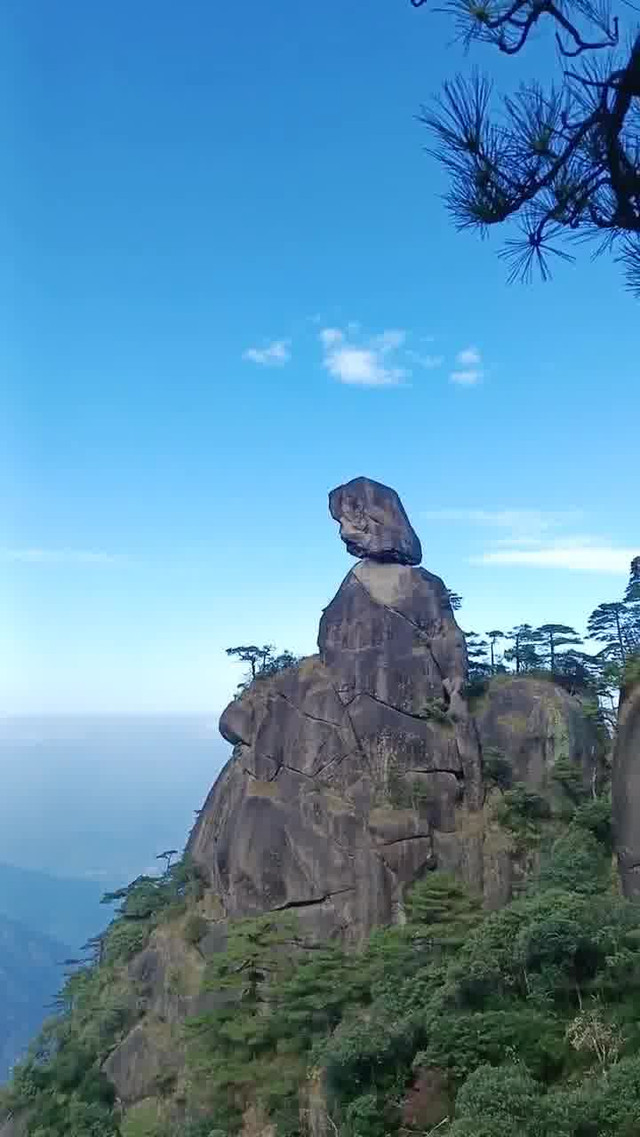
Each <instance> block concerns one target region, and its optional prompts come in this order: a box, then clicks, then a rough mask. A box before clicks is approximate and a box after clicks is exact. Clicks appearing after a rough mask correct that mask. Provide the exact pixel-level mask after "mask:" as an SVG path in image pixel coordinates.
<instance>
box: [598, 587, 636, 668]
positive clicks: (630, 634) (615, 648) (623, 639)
mask: <svg viewBox="0 0 640 1137" xmlns="http://www.w3.org/2000/svg"><path fill="white" fill-rule="evenodd" d="M630 609H631V606H630V605H628V604H626V603H625V601H624V600H615V601H612V602H610V603H605V604H598V607H597V608H595V609H594V611H593V612H592V613H591V615H590V616H589V620H588V622H587V635H588V636H589V638H590V639H592V640H597V642H598V643H602V644H604V645H605V647H604V652H603V654H604V655H605V656H608V657H609V658H614V659H616V660H617V661H618V663H624V662H625V660H626V658H627V656H628V655H629V653H630V652H633V651H634V650H635V649H636V647H637V645H638V644H639V643H640V639H639V638H638V626H637V623H636V621H635V620H634V616H633V612H632V611H631V610H630Z"/></svg>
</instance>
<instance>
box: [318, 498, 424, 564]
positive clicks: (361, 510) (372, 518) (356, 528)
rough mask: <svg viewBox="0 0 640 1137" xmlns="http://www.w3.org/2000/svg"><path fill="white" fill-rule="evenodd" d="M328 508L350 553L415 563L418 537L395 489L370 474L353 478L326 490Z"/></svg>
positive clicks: (418, 556)
mask: <svg viewBox="0 0 640 1137" xmlns="http://www.w3.org/2000/svg"><path fill="white" fill-rule="evenodd" d="M329 512H330V513H331V516H332V517H333V518H334V520H335V521H338V522H339V523H340V536H341V537H342V540H343V541H344V542H345V544H346V546H347V549H348V551H349V552H350V553H351V554H352V555H353V556H354V557H369V558H371V559H372V560H376V561H391V562H395V563H397V564H402V565H419V564H420V561H421V560H422V549H421V547H420V541H419V540H418V537H417V536H416V534H415V532H414V530H413V529H412V527H411V525H410V523H409V518H408V517H407V515H406V513H405V511H404V507H403V505H402V502H401V501H400V498H399V497H398V495H397V493H396V491H395V490H392V489H390V487H389V486H383V485H382V484H381V483H380V482H374V481H372V480H371V478H353V480H352V481H350V482H347V483H346V485H344V486H338V487H337V489H335V490H332V491H331V493H330V494H329Z"/></svg>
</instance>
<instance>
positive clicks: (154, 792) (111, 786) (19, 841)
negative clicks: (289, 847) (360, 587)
mask: <svg viewBox="0 0 640 1137" xmlns="http://www.w3.org/2000/svg"><path fill="white" fill-rule="evenodd" d="M228 752H229V747H228V746H227V745H226V744H225V743H224V742H223V740H222V739H221V738H220V736H219V734H218V731H217V722H216V720H215V719H213V718H211V717H206V716H166V717H161V716H139V717H137V716H122V717H121V716H113V717H94V716H87V717H84V716H77V717H76V716H68V717H67V716H59V717H48V716H46V717H45V716H38V717H35V716H34V717H31V716H29V717H15V718H14V717H9V718H4V719H1V720H0V777H1V779H2V781H1V784H2V794H1V795H0V861H5V862H8V863H10V864H13V865H17V866H19V867H21V868H27V869H36V870H40V871H46V872H49V873H51V874H54V875H57V876H69V877H82V878H89V879H95V880H104V881H105V882H109V883H111V882H113V881H121V880H129V879H131V878H132V877H133V876H135V875H137V874H138V873H140V872H143V871H144V870H145V869H147V868H150V867H151V866H152V865H154V864H155V863H156V860H155V858H156V856H157V855H158V853H161V852H162V851H163V850H164V849H167V848H175V849H179V850H181V849H182V848H183V846H184V843H185V841H186V839H187V836H188V833H189V830H190V828H191V826H192V825H193V822H194V820H195V810H197V809H198V808H199V807H200V806H201V805H202V802H203V800H204V797H205V795H206V794H207V792H208V790H209V788H210V786H211V784H212V783H213V781H214V779H215V777H216V775H217V773H218V771H219V770H220V768H221V766H222V765H223V763H224V762H225V761H226V757H227V756H228Z"/></svg>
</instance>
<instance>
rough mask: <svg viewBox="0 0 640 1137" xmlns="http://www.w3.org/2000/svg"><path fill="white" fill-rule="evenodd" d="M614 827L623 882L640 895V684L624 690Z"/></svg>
mask: <svg viewBox="0 0 640 1137" xmlns="http://www.w3.org/2000/svg"><path fill="white" fill-rule="evenodd" d="M612 790H613V826H614V833H615V841H616V851H617V854H618V867H619V870H620V881H621V884H622V891H623V893H624V895H625V896H626V897H627V898H628V899H630V900H637V899H638V897H640V683H636V684H635V686H634V687H633V688H632V689H631V690H628V691H625V692H624V693H623V698H622V702H621V705H620V713H619V718H618V737H617V740H616V749H615V754H614V759H613V775H612Z"/></svg>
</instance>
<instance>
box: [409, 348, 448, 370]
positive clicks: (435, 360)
mask: <svg viewBox="0 0 640 1137" xmlns="http://www.w3.org/2000/svg"><path fill="white" fill-rule="evenodd" d="M407 356H408V358H409V359H410V360H411V361H412V363H417V364H418V367H424V369H425V371H434V370H435V369H436V368H437V367H442V364H443V363H444V356H443V355H422V354H421V353H420V352H419V351H407Z"/></svg>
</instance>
